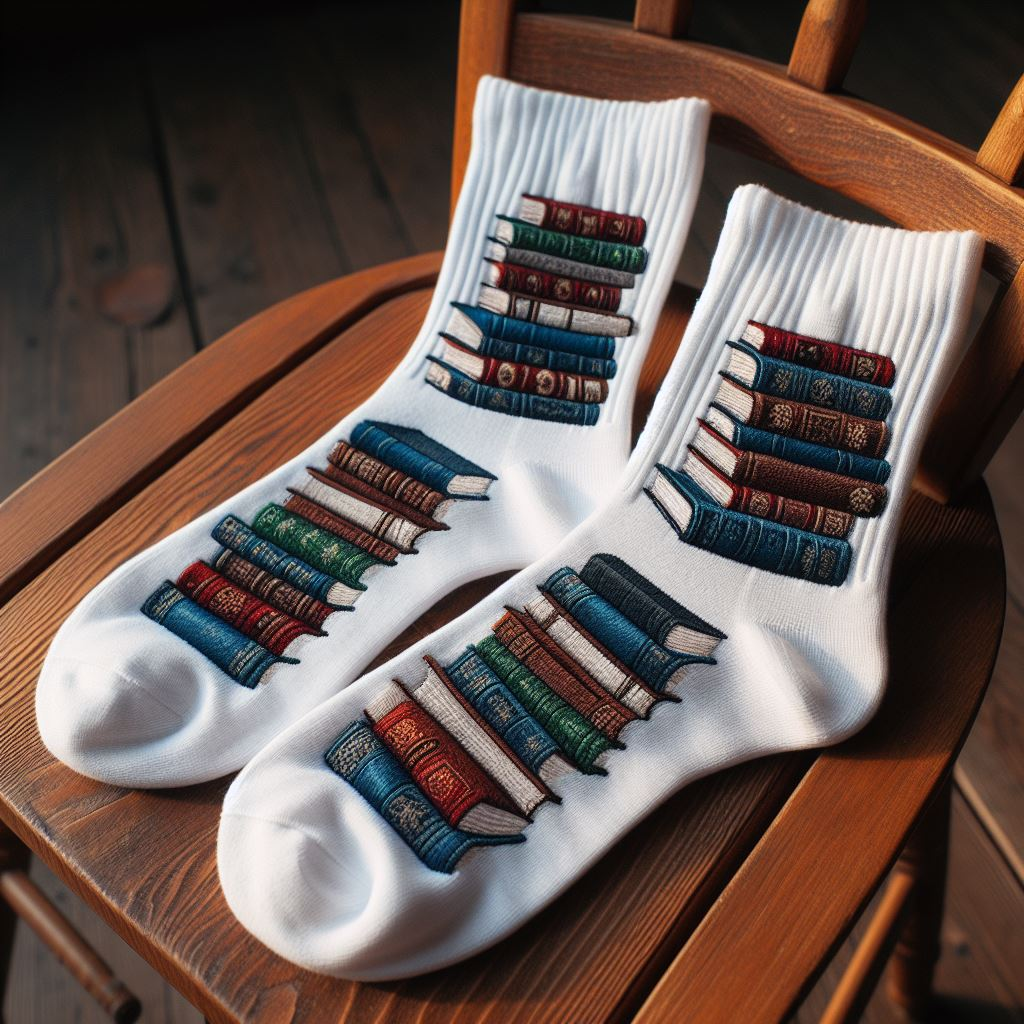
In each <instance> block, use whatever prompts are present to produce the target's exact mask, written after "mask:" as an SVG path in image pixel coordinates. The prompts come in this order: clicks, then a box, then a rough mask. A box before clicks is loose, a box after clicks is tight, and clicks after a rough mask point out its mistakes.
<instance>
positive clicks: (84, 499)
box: [0, 253, 440, 603]
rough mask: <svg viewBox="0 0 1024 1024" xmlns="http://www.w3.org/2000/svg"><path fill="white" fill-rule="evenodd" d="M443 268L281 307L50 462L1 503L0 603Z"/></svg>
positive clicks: (387, 268)
mask: <svg viewBox="0 0 1024 1024" xmlns="http://www.w3.org/2000/svg"><path fill="white" fill-rule="evenodd" d="M439 266H440V256H439V255H438V254H433V253H432V254H428V255H426V256H414V257H411V258H409V259H407V260H401V261H399V262H397V263H391V264H385V265H384V266H381V267H376V268H373V269H372V270H367V271H363V272H360V273H357V274H352V275H350V276H348V277H345V278H341V279H339V280H337V281H332V282H329V283H328V284H325V285H321V286H320V287H318V288H314V289H312V290H311V291H309V292H306V293H303V294H301V295H297V296H295V297H294V298H292V299H289V300H286V301H285V302H282V303H279V304H278V305H277V306H274V307H272V308H271V309H269V310H267V311H266V312H265V313H264V314H262V315H261V316H260V317H258V318H256V320H254V321H252V322H249V323H245V324H242V325H241V326H240V327H238V328H236V329H235V330H233V331H230V332H229V333H228V334H227V335H225V336H224V337H223V338H222V339H221V340H220V341H219V342H218V344H216V345H212V346H210V347H208V348H207V349H205V350H204V351H203V352H201V353H200V354H199V355H197V356H196V357H195V358H193V359H191V360H189V361H188V362H187V363H186V364H185V365H184V366H182V367H181V368H180V369H179V370H177V371H175V372H174V373H173V374H171V375H170V376H169V377H166V378H165V379H164V380H162V381H161V382H160V383H159V384H157V385H155V386H154V387H153V388H151V389H150V390H149V391H147V392H146V393H145V394H143V395H142V396H141V397H140V398H139V399H137V400H136V401H135V402H133V403H132V404H130V405H128V406H127V407H126V408H124V409H123V410H122V411H121V412H119V413H118V414H117V415H116V416H113V417H112V418H111V419H109V420H107V422H106V423H104V424H103V426H102V427H99V428H98V429H97V430H96V431H95V432H94V433H93V434H91V435H89V437H87V438H86V439H85V440H83V441H82V442H80V443H79V444H77V445H75V446H74V447H73V448H71V449H70V450H69V451H67V452H65V453H64V454H63V455H62V456H61V457H60V458H58V459H56V460H55V461H54V462H52V463H50V465H49V466H47V468H46V469H45V470H43V471H42V472H41V473H39V474H38V475H37V476H36V477H35V478H34V479H33V480H31V481H30V482H29V484H27V485H25V486H24V487H22V488H21V489H19V490H17V491H15V493H14V494H12V495H11V496H10V497H9V498H8V499H7V500H6V501H5V502H3V503H2V504H0V524H2V525H0V529H2V530H3V534H4V536H5V543H4V544H3V545H2V546H0V603H2V602H3V601H4V600H5V599H6V598H7V597H9V596H10V595H11V594H12V593H14V592H15V591H16V590H17V588H18V587H20V586H21V585H23V584H24V582H25V581H26V580H28V579H30V578H31V577H32V575H33V574H35V573H36V572H38V571H39V570H40V569H41V568H42V567H43V566H45V565H46V564H48V563H49V561H51V560H52V559H53V558H54V557H55V555H56V554H58V553H59V552H60V551H62V550H64V549H66V548H67V546H68V545H69V544H70V543H72V542H73V541H74V540H76V539H77V538H78V537H81V536H82V534H83V533H84V532H85V531H87V530H88V529H90V528H91V527H92V526H93V525H94V524H95V523H96V522H98V521H99V520H100V519H101V518H102V517H104V516H106V515H109V513H110V512H111V511H112V510H113V509H114V508H116V507H117V506H118V505H119V504H121V503H122V502H123V501H124V500H125V499H126V498H128V497H130V496H131V495H132V494H133V493H135V492H136V491H138V489H139V488H140V487H141V486H142V485H143V484H144V483H146V482H147V481H148V480H151V479H152V478H153V477H154V476H155V475H156V474H157V473H159V472H160V471H161V469H163V468H165V467H166V466H168V465H169V464H170V463H172V462H173V461H174V460H175V459H176V458H178V457H180V456H181V454H182V453H183V452H185V451H186V450H187V449H188V448H189V447H190V446H191V445H193V444H195V443H196V441H198V440H199V439H200V438H203V437H205V436H207V435H208V434H209V433H210V432H211V431H213V430H214V429H215V428H216V427H218V426H219V425H221V424H222V423H224V422H225V421H226V420H227V419H228V418H229V417H230V416H232V415H233V414H234V413H235V412H237V411H238V409H239V408H241V407H242V406H243V405H244V403H245V402H246V401H248V400H249V399H250V398H251V397H252V396H253V395H254V394H256V393H258V392H259V391H260V390H261V389H262V388H265V387H266V386H267V385H268V384H270V383H271V382H273V381H274V380H278V379H280V378H281V377H282V376H283V375H284V374H285V373H287V372H288V370H289V369H291V368H292V367H294V366H295V365H296V364H297V363H298V362H300V361H301V360H302V359H303V358H304V357H306V356H308V355H309V354H310V353H311V352H314V351H316V350H317V349H318V348H320V347H321V346H322V345H323V344H324V343H325V342H326V341H327V340H328V339H329V338H331V337H333V336H334V335H335V334H337V333H338V331H340V330H342V329H343V328H344V327H345V326H346V325H348V324H350V323H352V322H353V320H354V319H356V318H357V317H359V316H360V315H362V314H365V313H366V312H367V311H368V310H370V309H373V308H374V307H376V306H377V305H379V304H380V303H381V302H383V301H385V300H386V299H388V298H389V297H391V296H394V295H396V294H400V293H402V292H404V291H407V290H409V289H410V288H415V287H419V286H422V285H423V284H424V283H426V282H429V281H431V280H433V278H434V276H436V274H437V269H438V267H439ZM69 480H73V481H75V486H74V487H72V488H69V487H68V481H69Z"/></svg>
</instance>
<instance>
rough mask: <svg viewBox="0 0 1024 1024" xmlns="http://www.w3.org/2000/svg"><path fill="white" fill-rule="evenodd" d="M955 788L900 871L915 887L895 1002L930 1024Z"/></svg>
mask: <svg viewBox="0 0 1024 1024" xmlns="http://www.w3.org/2000/svg"><path fill="white" fill-rule="evenodd" d="M952 798H953V783H952V779H947V780H946V782H945V784H944V785H943V787H942V789H941V790H939V792H938V793H937V794H936V795H935V799H934V800H933V801H932V804H931V806H930V807H929V808H928V810H927V811H926V812H925V816H924V818H922V819H921V822H920V824H919V825H918V826H917V828H916V829H915V830H914V833H913V835H912V836H911V837H910V841H909V842H908V843H907V846H906V848H905V849H904V851H903V855H902V856H901V857H900V859H899V862H898V864H897V867H896V870H897V871H902V872H905V873H907V874H909V875H910V877H911V878H912V879H913V882H914V885H913V888H912V890H911V893H910V898H909V905H908V907H907V913H906V916H905V917H904V920H903V926H902V929H901V931H900V934H899V940H898V941H897V943H896V948H895V950H894V951H893V957H892V962H891V964H890V968H889V984H888V992H889V998H890V999H892V1000H893V1002H895V1003H898V1004H899V1005H900V1006H902V1007H903V1008H904V1009H905V1010H906V1011H907V1013H908V1014H909V1016H910V1017H911V1018H913V1019H915V1020H920V1019H924V1017H925V1016H926V1014H927V1011H928V1006H929V1003H930V1002H931V998H932V979H933V978H934V975H935V965H936V963H937V962H938V959H939V954H940V952H941V937H940V933H941V929H942V912H943V908H944V906H945V901H946V871H947V867H948V864H949V822H950V814H951V811H952Z"/></svg>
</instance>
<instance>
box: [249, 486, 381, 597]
mask: <svg viewBox="0 0 1024 1024" xmlns="http://www.w3.org/2000/svg"><path fill="white" fill-rule="evenodd" d="M252 531H253V533H255V534H256V535H257V536H260V537H262V538H263V539H264V540H268V541H270V542H271V543H272V544H276V545H277V546H278V547H280V548H284V550H285V551H287V552H288V553H289V554H290V555H295V557H296V558H301V559H303V561H305V562H308V563H309V564H310V565H311V566H313V568H315V569H319V570H320V571H321V572H325V573H327V575H328V576H333V577H334V578H335V579H336V580H338V582H340V583H344V584H345V585H346V586H349V587H352V588H353V589H355V590H365V589H366V585H365V584H364V583H360V582H359V578H360V577H361V576H362V575H363V573H364V572H366V570H367V569H369V568H370V567H371V566H374V565H384V564H385V563H384V562H382V561H381V560H380V559H379V558H374V557H373V555H371V554H369V553H368V552H366V551H364V550H363V549H362V548H358V547H356V546H355V544H350V543H349V542H348V541H347V540H342V539H341V537H339V536H338V535H337V534H335V533H331V532H330V531H329V530H325V529H323V528H322V527H320V526H314V524H313V523H311V522H310V521H309V520H308V519H303V518H302V516H299V515H295V513H293V512H289V511H288V510H287V509H286V508H282V507H281V506H280V505H266V506H264V507H263V508H262V509H260V511H259V513H258V514H257V515H256V518H255V519H254V520H253V522H252Z"/></svg>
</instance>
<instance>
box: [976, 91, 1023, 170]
mask: <svg viewBox="0 0 1024 1024" xmlns="http://www.w3.org/2000/svg"><path fill="white" fill-rule="evenodd" d="M978 164H979V166H981V167H984V168H985V170H986V171H991V172H992V173H993V174H994V175H995V176H996V177H997V178H1001V179H1002V180H1003V181H1005V182H1007V183H1008V184H1010V185H1019V184H1020V177H1021V172H1022V171H1024V75H1022V76H1021V78H1020V80H1019V81H1018V82H1017V84H1016V85H1015V86H1014V87H1013V92H1011V93H1010V95H1009V96H1007V98H1006V103H1005V104H1004V106H1003V109H1002V110H1000V111H999V116H998V117H997V118H996V119H995V121H994V122H993V124H992V127H991V129H990V130H989V133H988V135H986V136H985V141H984V142H983V143H982V144H981V148H980V149H979V150H978Z"/></svg>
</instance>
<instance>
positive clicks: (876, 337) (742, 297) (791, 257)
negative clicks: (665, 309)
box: [628, 185, 984, 579]
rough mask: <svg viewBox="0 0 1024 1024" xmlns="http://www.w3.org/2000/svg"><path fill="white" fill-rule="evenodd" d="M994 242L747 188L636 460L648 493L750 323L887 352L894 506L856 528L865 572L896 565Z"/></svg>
mask: <svg viewBox="0 0 1024 1024" xmlns="http://www.w3.org/2000/svg"><path fill="white" fill-rule="evenodd" d="M983 248H984V241H983V239H982V238H981V237H980V236H979V235H977V234H975V233H974V232H970V231H967V232H919V231H904V230H901V229H898V228H889V227H880V226H874V225H867V224H857V223H854V222H851V221H847V220H843V219H841V218H838V217H832V216H829V215H827V214H823V213H819V212H817V211H815V210H811V209H808V208H807V207H804V206H801V205H799V204H798V203H794V202H791V201H789V200H786V199H782V198H780V197H778V196H776V195H774V194H773V193H771V192H769V191H768V190H767V189H764V188H761V187H760V186H755V185H745V186H743V187H741V188H739V189H737V190H736V192H735V193H734V195H733V198H732V201H731V202H730V204H729V209H728V213H727V215H726V219H725V225H724V227H723V229H722V235H721V238H720V240H719V244H718V248H717V250H716V252H715V257H714V260H713V261H712V265H711V271H710V274H709V276H708V282H707V285H706V287H705V289H704V292H703V294H702V295H701V298H700V301H699V302H698V304H697V307H696V309H695V311H694V314H693V318H692V319H691V321H690V324H689V326H688V328H687V331H686V334H685V336H684V340H683V343H682V345H681V347H680V352H679V354H678V355H677V357H676V359H675V360H674V362H673V364H672V366H671V368H670V370H669V373H668V375H667V377H666V379H665V383H664V384H663V386H662V390H661V393H660V394H659V397H658V400H657V401H656V403H655V406H654V408H653V410H652V412H651V416H650V418H649V420H648V424H647V427H646V428H645V430H644V434H643V436H642V437H641V439H640V441H639V443H638V445H637V449H636V451H635V453H634V456H633V459H632V461H631V465H630V470H629V475H628V486H629V487H630V488H638V487H640V486H642V485H643V481H644V480H645V478H646V477H647V476H648V474H649V472H650V469H651V467H652V466H653V464H654V463H655V462H664V463H667V464H669V465H672V466H677V465H678V464H679V463H680V462H681V461H682V458H683V457H684V453H685V451H686V446H687V445H688V444H689V443H690V441H691V440H692V439H693V436H694V433H695V431H696V428H697V422H696V421H697V417H698V416H701V415H703V413H704V410H706V409H707V407H708V405H709V404H710V403H711V401H712V399H713V397H714V395H715V392H716V391H717V389H718V385H719V380H720V378H719V373H718V371H720V370H721V369H723V368H724V366H725V363H726V362H727V360H728V358H729V349H728V347H727V346H726V344H725V343H726V342H727V341H738V340H740V338H741V336H742V333H743V329H744V327H745V326H746V324H747V322H748V321H750V320H755V321H759V322H761V323H766V324H769V325H771V326H774V327H781V328H783V329H785V330H789V331H795V332H798V333H802V334H807V335H810V336H812V337H815V338H818V339H820V340H823V341H834V342H839V343H840V344H843V345H848V346H851V347H854V348H858V349H863V350H865V351H867V352H874V353H882V354H884V355H887V356H889V357H891V358H892V360H893V362H894V363H895V366H896V373H895V379H894V381H893V385H892V388H891V395H892V411H891V413H890V414H889V415H888V417H887V422H888V426H889V430H890V434H891V441H890V444H889V448H888V451H887V453H886V458H887V459H888V461H889V462H890V463H891V465H892V473H891V475H890V477H889V480H888V484H887V486H888V491H889V500H888V508H887V510H886V512H885V513H883V515H881V516H880V517H878V518H875V519H865V520H861V521H859V522H858V524H857V526H856V527H855V530H854V534H853V535H852V536H851V541H852V542H853V544H854V549H855V551H856V552H857V556H856V558H855V560H854V574H855V576H856V577H857V578H859V579H866V578H871V579H875V578H876V574H877V573H878V572H879V571H880V570H881V569H883V568H884V567H886V566H887V565H888V560H887V555H888V554H890V553H891V548H892V543H891V541H892V540H894V531H895V530H896V529H897V528H898V526H899V509H900V507H901V505H902V503H903V500H904V499H905V497H906V495H907V492H908V490H909V487H910V484H911V481H912V479H913V475H914V471H915V469H916V466H917V461H918V458H919V456H920V451H921V445H922V444H923V441H924V437H925V435H926V433H927V430H928V426H929V423H930V421H931V418H932V415H933V413H934V411H935V407H936V405H937V403H938V401H939V399H940V398H941V397H942V393H943V392H944V391H945V388H946V386H947V385H948V383H949V380H950V378H951V376H952V374H953V371H954V370H955V369H956V366H957V364H958V363H959V361H960V359H961V357H962V356H963V352H964V348H965V345H966V340H967V339H966V336H965V334H966V332H965V328H966V324H967V319H968V316H969V313H970V306H971V297H972V295H973V292H974V288H975V285H976V282H977V277H978V272H979V270H980V268H981V258H982V252H983Z"/></svg>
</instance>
